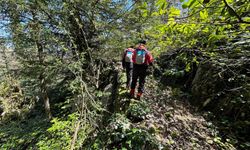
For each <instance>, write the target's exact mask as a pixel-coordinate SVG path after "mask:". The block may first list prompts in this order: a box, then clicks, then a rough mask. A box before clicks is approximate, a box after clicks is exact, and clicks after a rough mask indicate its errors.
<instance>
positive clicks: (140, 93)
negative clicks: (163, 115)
mask: <svg viewBox="0 0 250 150" xmlns="http://www.w3.org/2000/svg"><path fill="white" fill-rule="evenodd" d="M141 96H142V92H138V93H137V96H136V98H137V99H138V100H140V98H141Z"/></svg>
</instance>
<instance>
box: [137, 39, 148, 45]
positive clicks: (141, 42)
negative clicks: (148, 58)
mask: <svg viewBox="0 0 250 150" xmlns="http://www.w3.org/2000/svg"><path fill="white" fill-rule="evenodd" d="M138 43H139V44H143V45H146V44H147V42H146V41H145V40H140V41H139V42H138Z"/></svg>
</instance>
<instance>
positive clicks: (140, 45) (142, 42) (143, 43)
mask: <svg viewBox="0 0 250 150" xmlns="http://www.w3.org/2000/svg"><path fill="white" fill-rule="evenodd" d="M146 43H147V42H146V41H145V40H140V41H139V42H138V45H137V48H139V49H145V45H146Z"/></svg>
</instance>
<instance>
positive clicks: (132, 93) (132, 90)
mask: <svg viewBox="0 0 250 150" xmlns="http://www.w3.org/2000/svg"><path fill="white" fill-rule="evenodd" d="M129 95H130V97H131V98H134V97H135V89H131V90H130V93H129Z"/></svg>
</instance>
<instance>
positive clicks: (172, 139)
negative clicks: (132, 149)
mask: <svg viewBox="0 0 250 150" xmlns="http://www.w3.org/2000/svg"><path fill="white" fill-rule="evenodd" d="M176 93H179V91H176V90H174V89H172V88H170V87H163V88H160V85H159V84H158V82H157V81H156V80H154V79H152V78H148V80H147V83H146V87H145V94H144V95H143V98H142V100H143V101H146V103H147V104H148V106H149V107H150V110H151V112H150V113H149V114H148V115H147V116H146V119H144V120H143V121H141V122H138V123H134V124H133V126H134V127H137V128H143V129H146V130H147V131H150V132H152V131H153V134H154V136H155V137H156V139H157V140H158V141H160V142H161V144H162V145H163V147H164V148H163V149H183V150H191V149H195V150H196V149H203V150H213V149H227V150H228V149H235V148H234V147H233V146H232V145H230V144H229V143H227V142H226V143H225V142H222V141H221V138H220V137H219V133H218V130H217V129H216V127H215V126H214V125H213V124H212V123H211V122H209V121H207V120H205V119H204V117H203V116H202V114H199V113H197V112H195V111H194V108H192V107H191V106H190V105H189V103H188V102H187V101H186V100H180V99H178V98H177V96H173V95H176Z"/></svg>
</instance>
